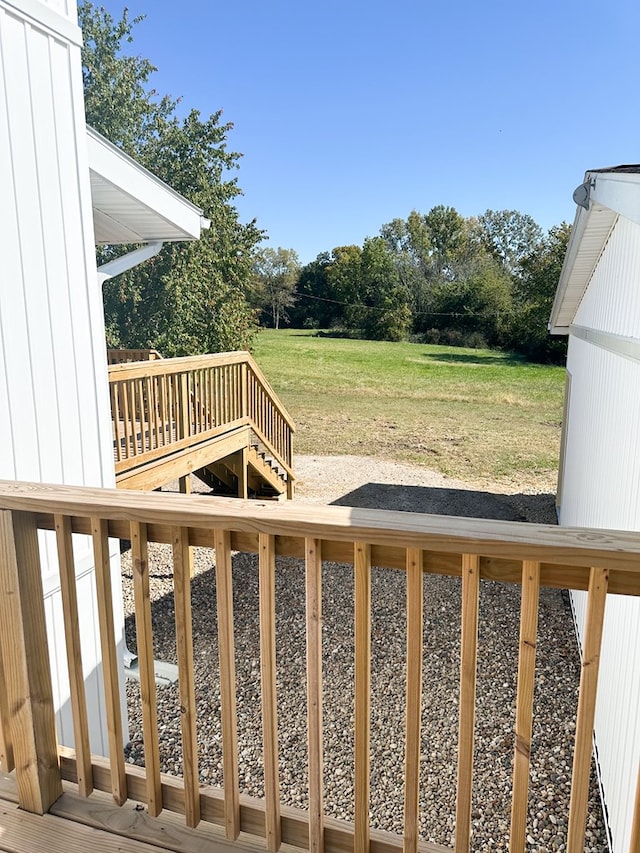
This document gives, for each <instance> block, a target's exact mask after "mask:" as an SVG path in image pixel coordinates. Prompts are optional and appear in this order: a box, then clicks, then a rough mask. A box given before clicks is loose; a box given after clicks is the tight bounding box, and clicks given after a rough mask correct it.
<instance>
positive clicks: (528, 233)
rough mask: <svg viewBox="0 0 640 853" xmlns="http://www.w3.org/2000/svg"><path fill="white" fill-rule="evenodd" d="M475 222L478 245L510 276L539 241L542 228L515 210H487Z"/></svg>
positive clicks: (517, 272)
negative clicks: (501, 265) (480, 244)
mask: <svg viewBox="0 0 640 853" xmlns="http://www.w3.org/2000/svg"><path fill="white" fill-rule="evenodd" d="M477 223H478V235H479V239H480V241H481V243H482V245H483V246H484V248H485V249H486V250H487V251H488V252H489V253H490V254H492V255H493V256H494V258H496V259H497V260H498V261H500V262H501V263H502V264H503V266H504V268H505V269H506V270H507V272H508V273H509V274H510V275H518V274H519V272H520V266H521V263H522V261H523V259H524V258H526V257H527V256H528V255H531V253H532V252H534V251H535V249H536V248H537V246H539V245H540V242H541V241H542V229H541V228H540V226H539V225H538V224H537V222H536V221H535V220H534V219H533V217H531V216H529V214H527V213H520V212H519V211H517V210H487V211H485V212H484V213H483V214H482V216H479V217H478V220H477Z"/></svg>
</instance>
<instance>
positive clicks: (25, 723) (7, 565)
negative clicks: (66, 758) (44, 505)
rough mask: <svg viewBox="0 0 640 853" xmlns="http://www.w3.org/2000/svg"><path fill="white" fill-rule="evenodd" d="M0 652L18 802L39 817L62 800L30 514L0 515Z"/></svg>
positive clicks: (37, 558) (35, 536)
mask: <svg viewBox="0 0 640 853" xmlns="http://www.w3.org/2000/svg"><path fill="white" fill-rule="evenodd" d="M0 649H1V654H2V660H3V665H4V676H5V682H6V685H5V686H6V699H7V707H8V716H9V720H8V722H9V730H10V736H11V741H12V744H13V752H14V758H15V765H16V779H17V783H18V800H19V803H20V806H21V808H23V809H25V811H29V812H35V813H37V814H44V812H46V811H48V809H49V808H50V807H51V806H52V805H53V803H55V801H56V800H57V799H58V798H59V797H60V796H61V795H62V781H61V777H60V766H59V762H58V748H57V743H56V728H55V712H54V708H53V691H52V688H51V671H50V668H49V649H48V645H47V632H46V625H45V614H44V601H43V594H42V576H41V570H40V554H39V549H38V534H37V530H36V525H35V520H34V516H33V515H32V514H30V513H23V512H16V513H11V512H9V511H6V510H3V511H1V512H0Z"/></svg>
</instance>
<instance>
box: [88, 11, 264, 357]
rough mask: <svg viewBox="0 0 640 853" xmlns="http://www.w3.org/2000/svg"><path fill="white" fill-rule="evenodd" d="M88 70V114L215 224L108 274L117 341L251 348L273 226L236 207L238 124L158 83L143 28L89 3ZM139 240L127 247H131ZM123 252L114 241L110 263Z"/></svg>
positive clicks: (173, 347) (185, 348)
mask: <svg viewBox="0 0 640 853" xmlns="http://www.w3.org/2000/svg"><path fill="white" fill-rule="evenodd" d="M78 14H79V21H80V24H81V26H82V30H83V35H84V41H85V44H84V48H83V54H82V59H83V77H84V89H85V107H86V114H87V122H88V123H89V124H90V125H92V126H93V127H95V129H96V130H98V131H99V132H100V133H102V134H103V135H104V136H106V137H107V138H108V139H109V140H110V141H111V142H113V143H114V144H115V145H118V146H119V147H120V148H122V149H123V150H124V151H125V152H126V153H127V154H129V155H131V156H133V157H135V158H136V159H137V160H138V161H139V162H141V163H142V164H143V165H144V166H146V167H147V168H148V169H150V171H152V172H153V173H154V174H156V175H157V176H158V177H159V178H161V179H162V180H164V181H166V182H167V183H168V184H169V185H170V186H172V187H173V188H174V189H175V190H177V191H178V192H180V193H181V194H183V195H184V196H185V197H187V198H188V199H189V200H190V201H192V202H193V203H194V204H196V205H198V206H199V207H200V208H202V210H203V212H204V215H205V216H206V217H207V218H208V219H210V220H211V227H210V229H208V230H207V231H204V232H203V235H202V237H201V238H200V240H198V241H196V242H194V243H184V244H168V245H165V247H163V249H162V251H161V253H160V254H159V255H158V256H156V258H154V259H153V260H152V261H149V262H147V263H146V264H143V265H141V266H139V267H136V268H135V269H133V270H131V271H129V272H127V273H123V274H122V275H120V276H117V277H116V278H114V279H110V280H108V281H106V282H105V284H104V287H103V294H104V304H105V321H106V327H107V345H108V346H116V347H117V346H125V347H147V346H153V347H156V348H158V349H159V350H160V351H161V352H163V354H164V355H167V356H172V355H186V354H191V353H198V352H215V351H221V350H228V349H235V348H246V347H247V346H249V344H250V342H251V339H252V337H253V335H254V334H255V330H256V315H255V311H254V310H253V309H252V308H251V307H250V305H249V302H248V298H247V297H248V293H249V291H250V287H251V282H252V277H253V268H254V262H255V258H256V253H257V248H258V245H259V243H260V242H261V240H262V239H263V236H264V235H263V233H262V232H261V231H260V230H259V229H258V228H257V226H256V223H255V221H254V222H250V223H248V224H243V223H241V222H240V221H239V219H238V213H237V210H236V209H235V207H234V206H233V200H234V198H236V197H237V196H238V195H239V194H240V192H241V191H240V189H239V187H238V185H237V179H236V178H235V177H233V178H230V177H229V172H231V171H232V170H234V169H237V167H238V161H239V158H240V155H239V154H237V153H235V152H231V151H229V150H228V148H227V136H228V134H229V132H230V131H231V129H232V125H231V124H230V123H223V122H222V121H221V116H222V113H221V111H219V112H217V113H214V114H213V115H211V116H210V117H209V118H207V119H203V118H201V116H200V114H199V113H198V112H197V111H196V110H192V111H191V112H189V113H188V114H187V116H186V117H185V118H183V119H180V118H179V117H178V115H177V113H176V108H177V102H176V101H174V100H172V99H171V98H170V97H168V96H165V97H160V96H159V95H158V93H157V92H155V90H153V89H152V88H150V86H149V81H150V78H151V76H152V74H153V72H154V71H155V68H154V66H153V65H152V63H151V62H150V61H149V60H148V59H144V58H142V57H139V56H134V55H131V54H130V53H128V52H125V49H126V48H127V46H128V45H130V44H131V42H132V40H133V34H132V32H133V28H134V26H135V25H136V24H138V23H139V22H140V21H141V20H142V19H141V18H134V19H133V20H129V18H128V14H127V11H126V9H125V11H124V12H123V14H122V17H121V19H120V20H117V21H116V20H114V18H112V16H111V15H109V13H108V12H106V11H105V10H104V8H99V9H98V8H97V7H95V6H93V4H91V3H89V2H83V3H81V5H80V6H79V10H78ZM129 248H131V247H127V250H128V249H129ZM121 253H122V247H107V248H106V249H105V250H103V251H102V252H101V262H103V261H104V260H107V259H109V258H111V257H115V256H116V255H118V254H121Z"/></svg>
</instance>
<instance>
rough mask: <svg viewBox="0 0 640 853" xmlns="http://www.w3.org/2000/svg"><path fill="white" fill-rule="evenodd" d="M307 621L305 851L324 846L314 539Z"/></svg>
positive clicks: (318, 580) (318, 577) (318, 579)
mask: <svg viewBox="0 0 640 853" xmlns="http://www.w3.org/2000/svg"><path fill="white" fill-rule="evenodd" d="M305 598H306V623H307V743H308V746H307V748H308V766H309V850H310V853H322V851H323V849H324V798H323V782H322V771H323V756H322V552H321V543H320V541H319V540H317V539H307V540H306V541H305Z"/></svg>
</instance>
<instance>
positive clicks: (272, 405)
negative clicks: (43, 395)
mask: <svg viewBox="0 0 640 853" xmlns="http://www.w3.org/2000/svg"><path fill="white" fill-rule="evenodd" d="M151 353H154V355H153V358H151V355H150V354H151ZM143 355H146V356H147V360H145V361H137V362H133V363H127V359H129V358H132V357H140V358H142V357H143ZM109 360H110V362H111V364H110V367H109V387H110V396H111V414H112V425H113V445H114V462H115V469H116V484H117V486H118V487H119V488H124V489H144V490H152V489H157V488H159V487H160V486H162V485H164V484H165V483H168V482H170V481H172V480H176V479H181V478H184V477H186V476H187V475H188V474H191V473H201V474H202V476H203V479H205V480H206V479H207V477H208V476H210V478H212V482H214V483H218V484H220V486H221V487H222V488H224V487H225V485H226V486H227V489H228V490H231V491H233V492H234V493H235V494H236V495H237V496H238V497H245V498H246V497H250V496H251V495H255V496H259V497H269V496H271V495H274V496H278V495H286V496H287V497H292V495H293V483H294V479H295V478H294V473H293V469H292V455H293V451H292V435H293V432H294V430H295V426H294V423H293V420H292V419H291V417H290V415H289V414H288V413H287V411H286V409H285V408H284V406H283V405H282V403H281V401H280V400H279V399H278V397H277V395H276V394H275V392H274V391H273V389H272V388H271V386H270V385H269V383H268V382H267V380H266V379H265V377H264V376H263V374H262V373H261V371H260V369H259V368H258V366H257V365H256V363H255V362H254V361H253V359H252V358H251V356H250V355H249V353H246V352H237V353H220V354H216V355H206V356H197V357H189V358H174V359H163V358H160V357H158V355H157V353H155V350H153V351H142V350H123V351H122V353H121V354H118V351H114V350H111V351H110V354H109ZM214 464H215V467H214V468H211V467H210V466H212V465H214ZM208 469H209V470H208ZM229 478H230V479H229Z"/></svg>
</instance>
